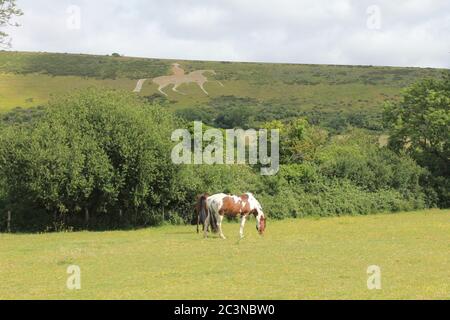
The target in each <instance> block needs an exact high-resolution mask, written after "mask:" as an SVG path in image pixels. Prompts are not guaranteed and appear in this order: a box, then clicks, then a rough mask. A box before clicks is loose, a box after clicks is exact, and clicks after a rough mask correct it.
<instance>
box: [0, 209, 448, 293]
mask: <svg viewBox="0 0 450 320" xmlns="http://www.w3.org/2000/svg"><path fill="white" fill-rule="evenodd" d="M194 229H195V228H194V227H192V226H185V227H180V226H165V227H160V228H150V229H143V230H138V231H116V232H77V233H54V234H36V235H31V234H27V235H26V234H23V235H21V234H13V235H9V234H2V235H0V299H24V298H33V299H40V298H49V299H57V298H63V299H89V298H98V299H118V298H124V299H128V298H138V299H253V298H258V299H310V298H313V299H325V298H330V299H346V298H349V299H377V298H387V299H432V298H435V299H450V211H449V210H428V211H421V212H413V213H401V214H382V215H372V216H355V217H349V216H346V217H337V218H322V219H314V218H306V219H298V220H284V221H269V223H268V230H267V233H266V234H265V236H264V237H260V236H258V234H257V233H256V231H255V228H254V220H251V221H250V222H249V223H248V225H247V228H246V235H247V237H246V238H245V239H244V240H242V241H240V242H238V241H237V234H238V229H239V226H238V224H235V223H227V224H225V226H224V230H225V234H226V235H227V236H228V239H227V240H220V239H218V238H216V237H214V238H211V239H207V240H203V239H202V238H201V236H199V235H197V234H196V233H195V232H194ZM72 264H75V265H78V266H79V267H80V268H81V290H75V291H71V290H68V289H67V288H66V279H67V277H68V275H67V274H66V269H67V267H68V266H69V265H72ZM370 265H378V266H379V267H380V268H381V279H382V280H381V283H382V289H381V290H368V289H367V285H366V281H367V278H368V276H367V273H366V272H367V267H368V266H370Z"/></svg>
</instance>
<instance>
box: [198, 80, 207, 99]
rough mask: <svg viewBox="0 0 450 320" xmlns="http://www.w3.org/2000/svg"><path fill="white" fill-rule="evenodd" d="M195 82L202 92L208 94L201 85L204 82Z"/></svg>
mask: <svg viewBox="0 0 450 320" xmlns="http://www.w3.org/2000/svg"><path fill="white" fill-rule="evenodd" d="M197 84H198V85H199V87H200V89H202V90H203V92H204V93H205V94H206V95H207V96H209V93H208V92H207V91H206V90H205V88H204V87H203V85H204V84H205V83H204V82H197Z"/></svg>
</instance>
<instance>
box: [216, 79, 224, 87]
mask: <svg viewBox="0 0 450 320" xmlns="http://www.w3.org/2000/svg"><path fill="white" fill-rule="evenodd" d="M217 82H218V83H219V84H220V86H221V87H225V86H224V85H223V83H222V82H220V81H219V80H217Z"/></svg>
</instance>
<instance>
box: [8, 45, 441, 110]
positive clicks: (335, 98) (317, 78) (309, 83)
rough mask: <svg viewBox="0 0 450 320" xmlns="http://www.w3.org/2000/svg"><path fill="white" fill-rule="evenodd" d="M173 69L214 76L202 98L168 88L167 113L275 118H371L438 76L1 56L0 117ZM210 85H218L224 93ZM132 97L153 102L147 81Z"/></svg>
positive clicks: (192, 90)
mask: <svg viewBox="0 0 450 320" xmlns="http://www.w3.org/2000/svg"><path fill="white" fill-rule="evenodd" d="M174 62H179V63H180V64H181V67H182V68H183V69H185V70H186V72H190V71H193V70H199V69H213V70H215V71H216V72H217V75H216V76H215V77H209V79H210V80H211V82H208V83H207V84H206V88H207V90H208V92H209V93H210V96H209V97H208V96H206V95H204V94H203V92H202V91H201V90H200V89H199V87H198V86H196V85H194V84H186V85H182V86H181V87H180V88H179V90H180V91H182V92H183V93H185V95H180V94H177V93H175V92H172V91H171V90H170V88H168V89H167V90H166V91H167V93H168V94H169V99H168V101H167V102H168V105H169V106H170V107H171V108H174V109H181V110H183V109H189V110H191V109H193V108H197V107H202V106H205V107H206V106H208V107H209V106H210V105H211V104H215V108H217V109H221V108H222V107H223V106H224V103H225V102H224V99H223V98H222V97H234V98H235V100H236V99H247V100H249V101H248V102H246V103H245V106H248V105H250V106H253V105H255V106H256V108H257V109H258V108H260V109H261V108H265V109H264V112H265V113H267V109H270V110H273V112H274V113H275V114H281V117H282V118H283V117H288V116H289V115H290V114H292V113H293V112H294V113H295V114H298V113H299V112H311V111H314V112H319V113H327V112H328V113H329V112H331V113H339V112H346V113H358V112H363V113H367V112H368V113H379V112H380V110H381V106H382V104H383V102H384V101H385V100H386V99H395V98H396V97H397V96H398V95H399V93H400V91H401V89H402V88H404V87H405V86H407V85H409V84H411V83H413V82H415V81H417V80H419V79H422V78H426V77H438V76H439V75H440V73H441V72H442V70H438V69H429V68H427V69H423V68H422V69H421V68H393V67H368V66H333V65H301V64H297V65H296V64H263V63H228V62H204V61H183V60H177V61H174V60H161V59H144V58H129V57H111V56H93V55H75V54H50V53H29V52H7V51H3V52H0V111H1V110H3V111H4V110H9V109H11V108H14V107H17V106H21V107H30V106H36V105H39V104H42V103H45V102H46V101H47V100H48V98H49V97H50V96H51V95H52V94H58V93H63V92H67V91H71V90H73V89H76V88H83V87H87V86H106V87H113V88H120V89H124V90H129V91H132V90H133V89H134V87H135V85H136V82H137V80H138V79H141V78H147V79H151V78H154V77H156V76H161V75H168V74H170V66H171V64H172V63H174ZM214 80H220V81H221V82H223V83H224V85H225V87H221V86H219V85H218V83H217V82H215V81H214ZM140 94H141V95H143V96H153V98H154V97H155V95H156V96H157V95H158V94H157V87H156V85H155V84H152V82H151V81H147V82H145V84H144V86H143V90H142V92H141V93H140ZM160 98H161V99H163V100H164V99H165V98H163V97H160ZM245 106H244V105H242V106H239V107H245ZM210 111H211V110H210ZM213 111H214V110H213ZM269 118H270V117H269Z"/></svg>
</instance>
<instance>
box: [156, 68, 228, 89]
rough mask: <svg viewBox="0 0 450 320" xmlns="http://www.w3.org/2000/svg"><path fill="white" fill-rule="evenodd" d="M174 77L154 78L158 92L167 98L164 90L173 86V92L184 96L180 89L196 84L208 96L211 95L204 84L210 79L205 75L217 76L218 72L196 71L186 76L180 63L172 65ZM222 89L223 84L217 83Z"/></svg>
mask: <svg viewBox="0 0 450 320" xmlns="http://www.w3.org/2000/svg"><path fill="white" fill-rule="evenodd" d="M172 73H173V74H172V75H170V76H161V77H157V78H154V79H153V80H152V81H153V83H156V84H157V85H158V91H159V92H161V93H162V94H163V95H165V96H166V97H167V93H165V92H164V91H163V89H164V88H165V87H167V86H170V85H173V87H172V90H173V91H174V92H177V93H179V94H183V95H184V93H182V92H180V91H178V87H179V86H180V85H182V84H184V83H196V84H197V85H198V86H199V87H200V89H202V91H203V92H204V93H205V94H206V95H209V94H208V92H207V91H206V90H205V88H204V84H205V83H206V82H207V81H208V78H207V77H206V76H204V75H203V74H204V73H210V74H213V75H215V74H216V72H215V71H214V70H196V71H192V72H191V73H189V74H185V73H184V70H183V69H182V68H181V67H180V65H179V64H178V63H174V64H173V65H172ZM217 82H218V83H219V84H220V85H221V86H222V87H223V84H222V83H221V82H220V81H217Z"/></svg>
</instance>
